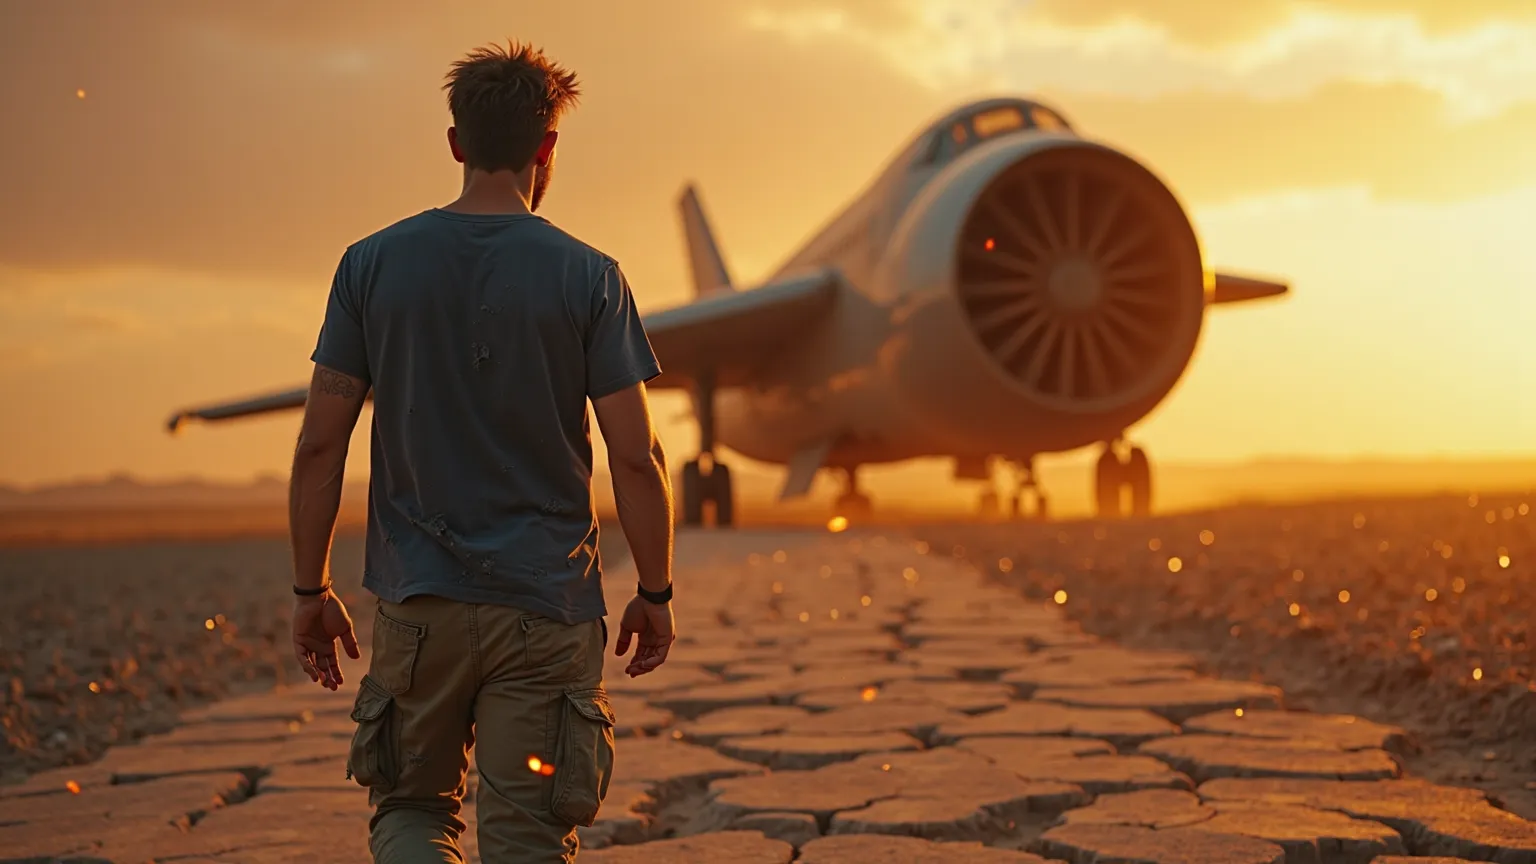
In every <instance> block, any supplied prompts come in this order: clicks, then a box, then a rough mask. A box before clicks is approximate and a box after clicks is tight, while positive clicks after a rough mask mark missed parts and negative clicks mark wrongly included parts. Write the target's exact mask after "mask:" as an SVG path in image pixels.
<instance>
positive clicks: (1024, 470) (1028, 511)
mask: <svg viewBox="0 0 1536 864" xmlns="http://www.w3.org/2000/svg"><path fill="white" fill-rule="evenodd" d="M1017 466H1018V485H1017V486H1016V487H1015V491H1014V493H1013V518H1015V519H1028V520H1030V521H1033V522H1045V521H1047V520H1048V519H1049V518H1050V513H1051V506H1050V499H1048V498H1046V497H1045V490H1043V489H1041V488H1040V484H1039V482H1038V481H1036V480H1035V460H1034V458H1033V457H1031V458H1028V459H1024V460H1023V461H1021V462H1019V463H1017ZM1028 504H1033V506H1032V507H1031V506H1027V505H1028Z"/></svg>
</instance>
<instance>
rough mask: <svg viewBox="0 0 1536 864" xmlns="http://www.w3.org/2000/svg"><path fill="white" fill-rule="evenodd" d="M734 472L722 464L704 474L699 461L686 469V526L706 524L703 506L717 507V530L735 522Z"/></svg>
mask: <svg viewBox="0 0 1536 864" xmlns="http://www.w3.org/2000/svg"><path fill="white" fill-rule="evenodd" d="M731 485H732V484H731V469H730V468H728V467H727V466H726V465H724V464H723V463H720V462H716V463H715V464H714V465H712V466H711V467H710V471H709V473H708V474H705V473H704V472H703V469H702V467H701V466H700V465H699V460H697V459H695V460H693V461H691V462H689V463H687V464H686V465H684V466H683V484H682V486H683V524H684V525H690V526H697V525H703V524H704V504H705V502H710V503H713V504H714V505H715V527H717V528H727V527H730V526H731V525H732V524H734V523H735V519H736V512H735V511H736V508H735V496H734V494H733V490H732V488H731Z"/></svg>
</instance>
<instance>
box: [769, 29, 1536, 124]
mask: <svg viewBox="0 0 1536 864" xmlns="http://www.w3.org/2000/svg"><path fill="white" fill-rule="evenodd" d="M1174 5H1175V6H1178V5H1179V4H1174ZM1202 5H1211V4H1202ZM1351 5H1352V4H1343V5H1340V4H1329V5H1321V4H1319V5H1300V4H1292V3H1272V4H1268V6H1266V5H1265V4H1257V5H1255V6H1252V7H1250V6H1248V5H1247V4H1246V3H1232V4H1227V6H1228V7H1229V11H1227V12H1221V13H1219V14H1217V15H1216V16H1215V17H1216V19H1217V20H1225V18H1223V16H1229V17H1231V18H1232V20H1234V21H1237V20H1241V21H1243V22H1247V23H1249V24H1254V25H1257V24H1258V23H1259V22H1261V21H1262V22H1265V23H1264V26H1263V27H1257V26H1254V27H1245V28H1244V29H1243V30H1242V31H1241V34H1242V35H1241V38H1234V39H1231V40H1225V41H1220V42H1216V43H1206V42H1203V41H1201V40H1198V39H1191V38H1190V37H1189V34H1187V33H1186V32H1185V31H1184V30H1182V29H1179V28H1173V27H1169V26H1167V25H1166V23H1165V22H1164V21H1163V20H1162V19H1161V18H1159V19H1157V20H1149V19H1147V18H1143V17H1130V16H1125V15H1119V14H1110V13H1111V12H1114V11H1116V10H1123V9H1124V8H1128V7H1125V6H1124V5H1123V4H1120V3H1100V4H1088V5H1087V6H1086V7H1083V8H1082V9H1079V7H1077V6H1076V5H1075V4H1073V5H1067V4H1055V5H1051V4H1046V5H1044V6H1029V5H1026V4H1021V3H1018V2H1013V0H921V2H919V0H912V3H910V4H909V5H908V6H906V7H905V8H906V9H907V10H908V13H909V14H908V15H907V16H906V17H905V18H904V19H902V22H903V23H901V24H900V25H895V24H891V23H890V22H886V23H885V24H883V25H881V26H875V25H873V24H871V23H870V19H869V17H868V16H867V15H863V14H859V13H858V11H857V9H854V10H849V9H847V8H844V7H841V6H831V7H824V8H817V9H812V8H804V7H789V8H782V7H769V6H757V7H754V8H753V9H751V10H750V11H749V12H748V14H747V20H748V22H749V23H750V24H751V25H752V26H754V27H758V28H760V29H763V30H766V31H769V32H777V33H780V34H782V35H784V36H785V37H787V38H789V39H791V40H793V41H796V42H801V43H804V42H806V41H807V40H813V39H817V38H820V39H822V40H834V41H843V42H847V43H851V44H854V45H856V46H859V47H860V48H863V49H865V50H867V51H870V52H873V53H874V54H875V55H877V56H879V57H881V58H882V59H884V60H885V61H886V62H887V63H889V64H890V65H891V66H893V67H894V68H896V69H897V70H899V71H901V72H902V73H903V74H906V75H909V76H912V77H913V78H915V79H917V80H919V81H921V82H923V83H924V84H926V85H928V86H930V87H935V88H952V87H955V86H963V85H966V84H977V83H984V84H988V85H991V86H995V87H1005V88H1023V89H1053V90H1060V91H1070V92H1074V93H1084V94H1093V95H1119V96H1128V97H1135V98H1141V99H1151V98H1158V97H1162V96H1167V95H1174V94H1182V93H1191V92H1219V93H1232V94H1237V95H1244V96H1249V97H1252V98H1257V99H1277V98H1293V97H1296V96H1300V95H1306V94H1308V93H1311V92H1314V91H1316V90H1318V89H1321V88H1323V87H1326V86H1329V85H1330V84H1334V83H1338V82H1349V81H1365V82H1372V83H1383V84H1386V83H1406V84H1413V85H1416V86H1419V87H1423V88H1425V89H1428V90H1432V91H1434V92H1437V93H1440V94H1441V95H1443V96H1445V97H1446V98H1447V100H1449V103H1448V104H1449V105H1450V107H1451V109H1452V111H1453V113H1454V114H1455V115H1456V116H1458V117H1460V118H1469V117H1475V116H1488V115H1491V114H1495V113H1498V112H1499V111H1502V110H1504V109H1505V108H1507V107H1509V106H1510V105H1513V104H1516V103H1520V102H1525V101H1531V100H1536V17H1532V18H1530V19H1529V20H1524V21H1514V20H1479V21H1476V23H1467V24H1466V26H1463V27H1459V28H1457V29H1454V30H1445V31H1436V30H1432V29H1430V28H1429V27H1428V26H1427V25H1426V24H1425V23H1424V22H1423V21H1422V20H1421V19H1419V18H1417V17H1415V16H1414V15H1412V14H1409V13H1408V12H1404V11H1398V12H1396V14H1383V13H1381V12H1362V11H1357V10H1355V9H1353V8H1350V7H1351ZM1353 5H1359V4H1353ZM1365 5H1367V6H1371V5H1375V6H1381V5H1382V4H1365ZM1095 8H1097V9H1098V14H1096V13H1095V12H1094V9H1095ZM1160 8H1161V7H1160ZM1171 8H1173V7H1170V9H1171ZM1064 9H1074V10H1078V11H1076V12H1073V13H1072V14H1066V13H1065V12H1064V11H1063V10H1064ZM1265 9H1270V11H1271V12H1279V13H1281V14H1279V15H1278V16H1276V15H1270V14H1264V10H1265Z"/></svg>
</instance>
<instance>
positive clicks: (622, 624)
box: [613, 597, 677, 678]
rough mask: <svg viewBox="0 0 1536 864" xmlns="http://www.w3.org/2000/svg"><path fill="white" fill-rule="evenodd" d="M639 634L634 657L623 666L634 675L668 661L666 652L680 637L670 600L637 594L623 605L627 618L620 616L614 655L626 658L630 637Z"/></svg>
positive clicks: (641, 673)
mask: <svg viewBox="0 0 1536 864" xmlns="http://www.w3.org/2000/svg"><path fill="white" fill-rule="evenodd" d="M631 636H638V637H639V640H638V644H637V645H636V646H635V656H634V657H632V658H630V661H629V665H628V666H626V667H624V674H626V675H628V676H629V677H631V678H635V677H638V676H640V675H644V674H645V673H647V672H651V671H654V670H655V669H656V668H657V667H658V666H660V665H661V664H663V663H665V662H667V651H668V650H669V649H671V647H672V641H673V640H674V639H676V638H677V625H676V623H675V622H674V621H673V620H672V604H671V603H652V602H651V601H649V600H647V599H645V598H644V597H636V598H635V599H633V600H631V601H629V605H628V606H626V607H624V617H622V618H620V619H619V638H618V640H617V641H615V642H614V643H613V656H615V657H623V656H624V653H625V652H626V651H628V650H629V639H630V637H631Z"/></svg>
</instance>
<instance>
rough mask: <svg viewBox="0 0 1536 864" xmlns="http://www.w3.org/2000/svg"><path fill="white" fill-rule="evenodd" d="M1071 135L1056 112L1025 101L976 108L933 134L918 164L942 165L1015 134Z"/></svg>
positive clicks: (1066, 124)
mask: <svg viewBox="0 0 1536 864" xmlns="http://www.w3.org/2000/svg"><path fill="white" fill-rule="evenodd" d="M1031 131H1033V132H1070V131H1072V127H1071V126H1070V125H1068V123H1067V121H1066V120H1065V119H1063V118H1062V117H1061V115H1059V114H1057V113H1056V112H1055V111H1052V110H1051V109H1049V108H1047V107H1045V106H1044V105H1040V104H1038V103H1035V102H1029V101H1025V100H1018V101H1009V102H992V103H984V104H982V105H979V106H976V107H975V108H973V109H972V110H971V111H969V112H968V113H966V114H964V115H962V116H961V117H959V118H957V119H954V120H952V121H950V122H948V123H943V124H940V125H939V127H938V128H937V129H935V130H934V131H933V133H932V138H931V139H930V140H929V142H928V146H927V148H926V149H925V150H924V151H923V155H922V156H921V157H920V158H919V159H918V160H917V163H916V164H918V165H923V166H932V165H940V164H943V163H946V162H948V161H949V160H951V159H953V158H955V157H956V156H958V155H959V154H961V153H964V152H965V151H966V150H969V149H970V148H972V147H974V146H976V145H977V144H980V143H981V142H983V141H986V140H988V139H990V138H995V137H997V136H999V135H1008V134H1010V133H1014V132H1031Z"/></svg>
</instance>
